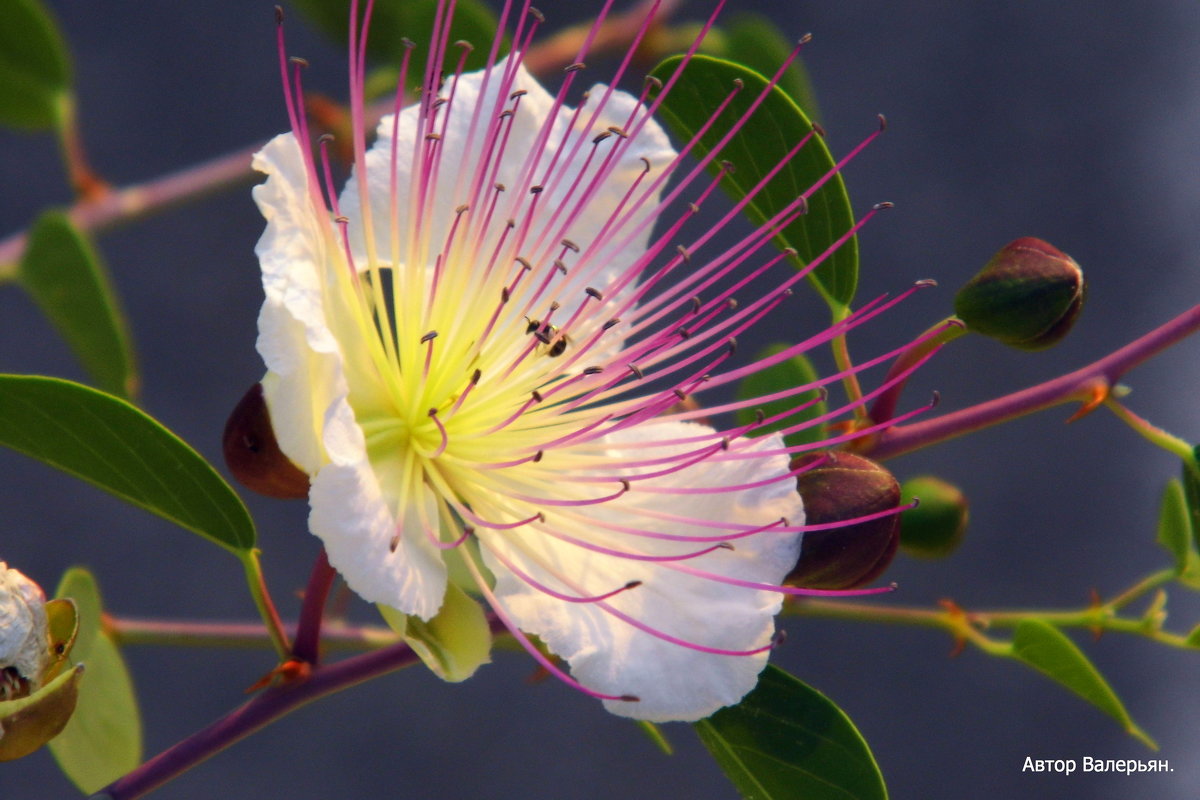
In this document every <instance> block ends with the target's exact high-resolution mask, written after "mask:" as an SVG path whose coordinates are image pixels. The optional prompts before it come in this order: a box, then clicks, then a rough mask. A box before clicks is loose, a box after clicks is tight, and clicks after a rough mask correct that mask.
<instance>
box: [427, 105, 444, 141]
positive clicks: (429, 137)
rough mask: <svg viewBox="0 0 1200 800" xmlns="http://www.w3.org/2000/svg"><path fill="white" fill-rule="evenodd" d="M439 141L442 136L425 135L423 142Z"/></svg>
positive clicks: (437, 134) (438, 134) (436, 134)
mask: <svg viewBox="0 0 1200 800" xmlns="http://www.w3.org/2000/svg"><path fill="white" fill-rule="evenodd" d="M435 105H436V103H435ZM441 140H442V135H441V134H440V133H427V134H425V141H427V142H440V141H441Z"/></svg>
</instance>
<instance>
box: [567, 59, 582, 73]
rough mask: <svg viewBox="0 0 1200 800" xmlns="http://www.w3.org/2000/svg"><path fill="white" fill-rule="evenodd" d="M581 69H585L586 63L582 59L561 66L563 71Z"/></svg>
mask: <svg viewBox="0 0 1200 800" xmlns="http://www.w3.org/2000/svg"><path fill="white" fill-rule="evenodd" d="M581 69H587V64H585V63H583V62H582V61H576V62H575V63H574V64H570V65H568V66H566V67H563V72H579V70H581Z"/></svg>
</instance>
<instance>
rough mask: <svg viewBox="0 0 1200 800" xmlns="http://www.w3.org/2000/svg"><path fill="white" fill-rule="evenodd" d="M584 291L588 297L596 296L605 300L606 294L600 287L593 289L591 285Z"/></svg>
mask: <svg viewBox="0 0 1200 800" xmlns="http://www.w3.org/2000/svg"><path fill="white" fill-rule="evenodd" d="M583 291H584V292H586V293H587V296H588V297H594V298H595V299H597V300H604V294H603V293H602V292H601V291H600V290H599V289H593V288H592V287H591V286H588V287H585V288H584V290H583Z"/></svg>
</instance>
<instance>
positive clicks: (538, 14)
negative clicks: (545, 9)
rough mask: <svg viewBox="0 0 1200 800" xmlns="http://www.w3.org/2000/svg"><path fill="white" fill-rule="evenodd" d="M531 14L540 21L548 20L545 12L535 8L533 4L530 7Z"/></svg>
mask: <svg viewBox="0 0 1200 800" xmlns="http://www.w3.org/2000/svg"><path fill="white" fill-rule="evenodd" d="M529 16H531V17H533V18H534V19H536V20H537V21H538V22H545V21H546V15H545V14H543V13H542V12H541V11H540V10H538V9H536V8H534V7H533V6H530V7H529Z"/></svg>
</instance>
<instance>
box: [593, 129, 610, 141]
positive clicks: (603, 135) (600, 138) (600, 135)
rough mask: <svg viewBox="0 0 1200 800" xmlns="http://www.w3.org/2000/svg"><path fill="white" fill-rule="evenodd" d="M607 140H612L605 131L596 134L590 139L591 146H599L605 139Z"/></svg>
mask: <svg viewBox="0 0 1200 800" xmlns="http://www.w3.org/2000/svg"><path fill="white" fill-rule="evenodd" d="M609 138H612V134H611V133H609V132H608V131H605V132H604V133H598V134H596V136H595V138H593V139H592V144H600V143H601V142H603V141H604V140H605V139H609Z"/></svg>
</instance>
